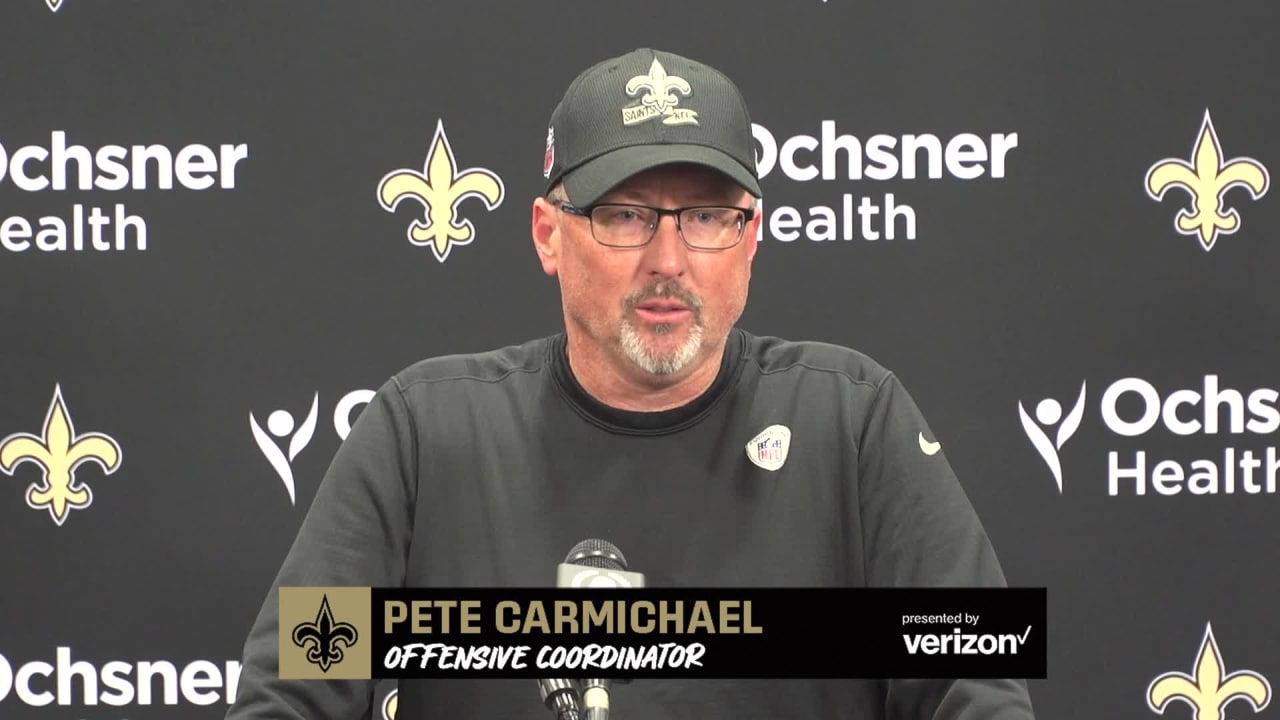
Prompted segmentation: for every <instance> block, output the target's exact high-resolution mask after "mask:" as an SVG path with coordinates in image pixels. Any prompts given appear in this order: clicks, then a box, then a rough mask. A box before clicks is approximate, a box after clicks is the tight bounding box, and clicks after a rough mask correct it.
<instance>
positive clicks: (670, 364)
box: [620, 319, 702, 375]
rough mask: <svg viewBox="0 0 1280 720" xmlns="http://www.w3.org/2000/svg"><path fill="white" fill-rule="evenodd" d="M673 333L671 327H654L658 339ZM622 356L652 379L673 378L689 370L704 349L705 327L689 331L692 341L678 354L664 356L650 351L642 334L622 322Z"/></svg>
mask: <svg viewBox="0 0 1280 720" xmlns="http://www.w3.org/2000/svg"><path fill="white" fill-rule="evenodd" d="M672 329H673V326H671V325H655V326H654V327H653V332H654V334H656V335H666V334H668V333H670V332H671V331H672ZM620 341H621V342H620V344H621V346H622V354H623V355H626V356H627V359H629V360H631V362H633V363H635V364H636V366H637V367H639V368H640V369H641V370H644V371H645V372H647V373H651V374H653V375H672V374H675V373H678V372H680V371H681V370H683V369H685V368H686V367H688V365H689V363H690V362H692V361H693V359H694V358H695V357H697V355H698V350H700V349H701V348H702V324H701V323H699V322H697V321H696V320H695V321H694V323H693V325H691V326H690V327H689V337H687V338H685V341H684V342H683V343H682V344H681V345H680V346H679V347H677V348H676V349H675V350H672V351H668V352H665V353H658V352H655V351H654V350H653V349H652V348H650V347H649V345H648V343H646V342H645V339H644V337H643V335H642V334H641V332H640V331H639V330H638V329H637V328H636V326H635V325H634V324H632V323H631V321H630V320H627V319H624V320H623V321H622V332H621V335H620Z"/></svg>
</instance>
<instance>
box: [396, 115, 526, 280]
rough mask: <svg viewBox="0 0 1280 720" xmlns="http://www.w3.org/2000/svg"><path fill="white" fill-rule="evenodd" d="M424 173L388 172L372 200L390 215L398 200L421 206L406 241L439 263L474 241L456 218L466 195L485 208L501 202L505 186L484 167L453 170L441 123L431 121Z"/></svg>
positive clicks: (454, 163)
mask: <svg viewBox="0 0 1280 720" xmlns="http://www.w3.org/2000/svg"><path fill="white" fill-rule="evenodd" d="M423 170H424V171H425V174H424V173H420V172H418V171H417V170H408V169H401V170H396V171H394V172H391V173H388V174H387V175H386V177H384V178H382V182H380V183H379V184H378V201H379V202H380V203H382V207H383V209H384V210H387V211H388V212H391V211H394V210H395V208H396V206H397V205H398V204H399V203H400V201H401V200H403V199H405V198H412V199H414V200H417V201H418V202H420V203H422V205H423V206H424V208H425V210H426V212H425V213H424V215H423V220H425V221H426V222H423V221H422V220H415V221H413V223H412V224H411V225H410V226H409V242H411V243H413V244H414V245H418V246H422V245H429V246H430V247H431V250H432V252H434V253H435V256H436V259H437V260H439V261H440V262H444V261H445V260H446V259H447V258H448V257H449V251H450V250H451V249H453V246H454V245H466V244H467V243H469V242H471V240H472V239H473V238H474V237H475V226H474V225H472V224H471V221H470V220H462V221H461V222H459V219H458V203H460V202H462V201H463V200H465V199H467V198H469V197H477V198H480V199H482V200H484V202H485V207H486V209H488V210H493V209H494V208H496V207H498V206H499V205H501V204H502V198H503V196H504V194H505V192H506V191H505V188H504V187H503V185H502V178H500V177H498V175H497V174H496V173H493V172H490V171H489V170H485V169H484V168H472V169H469V170H463V171H459V170H458V162H457V160H455V159H454V156H453V148H452V147H450V146H449V138H448V137H447V136H446V135H445V133H444V121H438V122H437V123H436V135H435V139H433V140H432V141H431V150H430V151H429V152H428V153H427V159H426V161H425V162H424V163H423Z"/></svg>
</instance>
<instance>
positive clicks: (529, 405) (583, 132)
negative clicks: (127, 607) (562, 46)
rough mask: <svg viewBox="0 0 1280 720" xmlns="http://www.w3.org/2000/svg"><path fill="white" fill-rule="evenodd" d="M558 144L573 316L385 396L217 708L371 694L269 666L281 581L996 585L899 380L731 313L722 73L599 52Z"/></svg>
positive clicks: (662, 690) (868, 699) (812, 695)
mask: <svg viewBox="0 0 1280 720" xmlns="http://www.w3.org/2000/svg"><path fill="white" fill-rule="evenodd" d="M547 140H548V142H547V147H546V159H545V167H544V175H545V178H546V187H547V195H546V197H544V198H539V199H537V200H535V201H534V203H533V208H532V234H533V244H534V247H535V249H536V251H537V253H538V257H539V259H540V261H541V263H542V268H543V270H544V271H545V272H546V273H547V274H549V275H552V276H554V277H556V278H557V279H558V281H559V283H560V289H561V295H562V304H563V311H564V320H565V328H564V332H563V333H562V334H559V335H556V336H554V337H550V338H542V339H538V340H533V341H530V342H527V343H525V344H522V345H518V346H513V347H507V348H503V349H500V350H495V351H493V352H488V353H483V354H477V355H467V356H451V357H442V358H434V359H429V360H425V361H423V362H420V363H418V364H416V365H414V366H412V367H410V368H408V369H406V370H404V371H402V372H400V373H398V374H397V375H395V376H394V377H393V378H391V380H390V381H388V383H387V384H386V385H385V386H383V387H382V388H381V389H380V390H379V392H378V394H377V397H376V398H375V399H374V400H373V401H372V402H371V403H370V404H369V405H368V406H367V407H366V408H365V410H364V411H363V412H362V414H361V416H360V418H359V420H358V422H357V423H356V425H355V427H354V428H353V429H352V431H351V433H350V435H349V436H348V438H347V439H346V441H345V442H344V444H343V445H342V447H341V448H340V450H339V451H338V453H337V456H336V457H335V459H334V462H333V465H332V467H331V468H330V469H329V472H328V473H327V475H326V477H325V478H324V481H323V483H322V484H321V486H320V488H319V490H318V492H317V495H316V498H315V500H314V503H313V505H312V507H311V509H310V511H309V513H308V515H307V517H306V520H305V521H304V522H303V525H302V527H301V529H300V531H299V534H298V538H297V541H296V542H295V544H294V546H293V548H292V549H291V550H290V551H289V553H288V556H287V558H286V559H285V561H284V565H283V567H282V568H281V570H280V574H279V576H278V578H277V580H276V584H275V586H274V587H273V588H272V591H271V593H270V594H269V595H268V597H267V598H266V601H265V602H264V604H263V607H262V611H261V614H260V616H259V618H258V620H257V622H256V624H255V625H254V627H253V630H252V632H251V634H250V636H249V639H248V641H247V644H246V646H245V658H244V669H243V672H242V674H241V676H240V685H239V693H238V698H237V701H236V703H235V705H234V706H233V707H232V708H231V710H230V712H229V714H228V715H227V717H228V718H229V719H230V720H244V719H248V718H273V719H281V718H288V719H290V720H292V719H294V718H296V719H298V720H302V719H303V718H305V719H306V720H320V719H321V718H335V719H337V718H341V719H343V720H347V719H354V718H361V717H365V716H366V715H365V714H366V713H368V712H369V707H370V695H371V692H372V689H373V686H372V683H369V682H349V681H327V682H324V681H306V682H289V681H282V680H280V679H278V678H277V677H276V675H277V672H276V663H277V656H276V647H277V636H276V633H277V616H276V607H277V605H276V603H277V597H276V587H279V586H281V585H286V586H287V585H301V586H327V585H354V586H374V587H386V586H401V585H403V586H410V587H430V586H437V587H503V586H525V587H538V586H548V585H550V584H552V582H553V576H554V568H555V566H556V564H557V563H559V562H561V561H562V559H563V558H564V556H565V552H566V550H568V549H569V548H570V547H572V546H573V545H575V544H576V543H577V542H578V541H580V540H583V539H585V538H593V537H598V538H604V539H607V540H609V541H611V542H613V543H615V544H616V545H617V546H618V547H619V548H620V549H621V550H622V551H623V552H624V554H625V555H626V557H627V559H628V561H629V563H630V566H631V568H632V569H635V570H638V571H640V572H643V573H644V574H645V575H646V577H647V580H648V582H649V584H650V585H653V586H664V587H679V586H704V587H705V586H721V587H731V586H757V587H759V586H908V585H925V586H974V585H992V586H998V585H1003V584H1004V582H1005V581H1004V578H1003V575H1002V572H1001V569H1000V566H999V564H998V562H997V559H996V556H995V554H994V553H993V551H992V548H991V546H990V543H989V542H988V540H987V537H986V534H985V532H984V531H983V529H982V526H981V524H980V523H979V521H978V518H977V517H976V516H975V514H974V511H973V509H972V507H971V506H970V504H969V502H968V500H967V499H966V497H965V494H964V492H963V491H962V489H961V487H960V485H959V483H958V481H957V479H956V477H955V476H954V474H953V473H952V471H951V469H950V467H949V465H948V463H947V461H946V459H945V457H944V456H943V455H942V454H941V453H939V452H937V451H936V450H934V449H931V448H929V449H926V448H927V447H928V446H927V445H925V441H924V440H923V439H922V438H932V437H933V436H932V434H931V433H930V432H929V428H928V426H927V425H926V423H925V421H924V419H923V418H922V417H921V414H920V412H919V411H918V410H917V408H916V406H915V405H914V404H913V402H912V400H911V398H910V397H909V396H908V394H907V392H906V390H904V389H903V387H902V385H901V383H900V382H899V381H898V379H897V378H896V377H895V376H894V375H893V374H892V373H890V372H888V371H887V370H885V369H884V368H882V367H880V366H879V365H878V364H876V363H875V362H873V361H872V360H870V359H868V358H867V357H865V356H863V355H861V354H859V353H857V352H854V351H852V350H849V349H845V348H841V347H836V346H831V345H824V344H818V343H798V342H788V341H784V340H780V339H776V338H765V337H756V336H753V335H751V334H749V333H747V332H745V331H744V330H742V329H739V328H736V327H735V324H736V323H737V321H738V319H739V317H740V316H741V313H742V311H743V307H744V306H745V303H746V299H747V287H748V281H749V279H750V276H751V268H752V261H753V259H754V258H755V255H756V249H757V243H756V232H757V230H758V228H759V224H760V222H761V215H760V212H759V207H758V203H757V201H758V199H759V198H760V197H761V191H760V186H759V182H758V180H757V175H756V169H755V158H754V143H753V140H752V135H751V121H750V119H749V116H748V112H747V107H746V103H745V102H744V101H743V99H742V97H741V95H740V93H739V91H738V89H737V88H736V87H735V86H734V84H733V83H732V82H731V81H730V80H729V79H728V78H726V77H725V76H724V75H722V74H721V73H719V72H718V71H716V70H714V69H712V68H710V67H708V66H706V65H703V64H701V63H698V62H695V61H693V60H689V59H687V58H683V57H680V56H678V55H674V54H671V53H668V52H661V51H654V50H637V51H634V52H631V53H628V54H626V55H623V56H621V57H618V58H613V59H610V60H606V61H604V62H602V63H599V64H597V65H595V66H594V67H592V68H590V69H588V70H586V71H585V72H583V73H582V74H581V75H580V76H579V77H578V78H577V79H576V80H575V81H574V82H573V83H572V84H571V85H570V86H569V88H568V90H567V92H566V93H565V95H564V98H563V100H562V101H561V102H560V104H559V106H558V107H557V108H556V109H555V111H554V113H553V114H552V117H551V124H550V128H549V130H548V135H547ZM851 640H852V639H851ZM851 649H852V650H853V651H856V647H854V648H851ZM612 704H613V706H614V708H615V711H614V714H615V716H616V717H620V718H640V719H643V720H664V719H667V718H671V719H676V718H706V717H710V718H734V719H735V720H746V719H750V718H857V719H859V720H866V719H870V718H903V719H909V720H914V719H919V720H924V719H925V718H931V719H937V720H941V719H948V720H961V719H965V720H1015V719H1017V720H1024V719H1026V718H1031V717H1032V712H1031V705H1030V700H1029V698H1028V695H1027V692H1026V688H1025V684H1024V683H1022V682H1020V681H1014V680H1008V681H855V680H848V681H823V682H807V681H780V680H778V681H773V680H752V681H740V682H733V681H715V680H699V681H666V680H662V681H659V680H640V681H636V682H633V683H629V684H625V685H620V686H616V687H615V689H614V691H613V703H612ZM398 705H399V709H398V713H397V719H398V720H418V719H419V718H424V719H425V718H437V717H439V718H445V717H448V718H499V717H501V718H546V717H550V714H549V712H548V711H547V710H546V709H544V708H543V707H542V706H541V704H540V702H539V698H538V697H537V692H536V689H535V687H534V685H533V683H532V682H531V681H528V680H510V681H506V680H504V681H494V680H477V681H461V680H451V681H406V682H402V683H401V684H400V692H399V697H398Z"/></svg>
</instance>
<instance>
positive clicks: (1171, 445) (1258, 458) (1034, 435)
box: [1018, 375, 1280, 496]
mask: <svg viewBox="0 0 1280 720" xmlns="http://www.w3.org/2000/svg"><path fill="white" fill-rule="evenodd" d="M1087 387H1088V386H1087V383H1081V385H1080V394H1079V397H1078V398H1077V399H1076V401H1075V403H1074V404H1073V405H1072V409H1071V410H1070V412H1068V413H1067V414H1066V417H1065V418H1064V417H1063V412H1062V408H1063V403H1062V402H1060V401H1059V400H1057V399H1055V398H1047V399H1042V400H1039V401H1037V402H1035V417H1034V419H1033V418H1032V417H1031V416H1030V415H1029V414H1028V413H1027V410H1026V406H1027V404H1028V403H1027V402H1024V401H1021V400H1020V401H1019V402H1018V414H1019V417H1020V419H1021V422H1022V427H1023V431H1024V432H1025V433H1026V435H1027V438H1028V439H1029V440H1030V441H1031V444H1032V445H1033V446H1034V447H1035V449H1036V451H1037V452H1039V453H1040V457H1041V458H1042V459H1043V460H1044V463H1045V465H1046V466H1048V469H1049V472H1050V473H1051V474H1052V475H1053V477H1054V480H1055V481H1056V482H1057V485H1058V491H1059V492H1063V491H1064V488H1065V485H1067V484H1068V483H1066V482H1065V480H1064V472H1063V463H1062V458H1061V457H1060V455H1059V451H1061V450H1062V447H1063V445H1065V444H1066V442H1067V441H1068V440H1069V439H1071V437H1072V435H1074V434H1075V432H1076V430H1077V429H1078V428H1079V426H1080V424H1081V421H1082V416H1083V414H1084V410H1085V406H1086V405H1087V404H1088V399H1087ZM1277 399H1280V391H1277V390H1275V389H1274V388H1269V387H1263V388H1253V389H1245V390H1241V389H1236V388H1232V387H1229V386H1227V385H1225V384H1224V383H1223V382H1222V380H1221V379H1220V378H1219V377H1218V376H1217V375H1204V376H1203V377H1201V378H1199V379H1198V380H1196V381H1195V382H1194V383H1188V384H1184V385H1183V386H1181V387H1172V388H1160V387H1157V386H1156V384H1155V383H1152V382H1150V381H1148V380H1145V379H1143V378H1140V377H1127V378H1123V379H1120V380H1116V381H1115V382H1112V383H1111V384H1110V385H1108V386H1107V387H1106V389H1104V390H1103V391H1102V394H1101V395H1100V396H1099V397H1098V399H1097V403H1098V405H1097V411H1098V417H1099V418H1100V419H1101V420H1102V424H1103V426H1104V427H1105V428H1106V429H1107V430H1109V431H1110V433H1111V435H1112V438H1111V439H1110V441H1109V442H1108V443H1107V444H1106V445H1107V446H1106V447H1103V448H1099V449H1095V451H1096V452H1098V453H1099V455H1105V458H1106V460H1105V462H1106V466H1105V467H1106V477H1107V494H1108V495H1111V496H1116V495H1119V494H1121V492H1124V493H1125V494H1133V495H1140V496H1142V495H1146V494H1147V491H1148V488H1150V489H1151V490H1154V491H1155V493H1156V494H1159V495H1179V494H1183V493H1184V492H1185V493H1187V494H1190V495H1219V494H1222V495H1231V494H1237V493H1242V494H1248V495H1258V494H1267V495H1274V494H1276V485H1277V479H1280V452H1278V451H1277V449H1276V447H1275V446H1274V445H1266V446H1262V447H1257V446H1254V445H1253V443H1252V442H1251V441H1250V440H1248V439H1245V438H1248V437H1249V436H1254V437H1259V438H1265V437H1269V436H1271V435H1273V434H1274V433H1276V431H1278V430H1280V410H1277ZM1059 422H1060V424H1059ZM1222 435H1227V436H1233V437H1232V438H1231V439H1227V440H1226V441H1225V442H1223V446H1222V449H1221V451H1220V452H1221V454H1220V455H1217V456H1215V457H1191V458H1188V457H1185V453H1180V452H1179V450H1181V448H1183V447H1185V446H1186V445H1187V444H1188V443H1184V442H1183V439H1184V438H1192V437H1193V436H1195V438H1196V441H1195V443H1194V444H1195V446H1196V447H1197V448H1203V447H1204V445H1205V440H1204V439H1205V438H1207V439H1208V440H1209V441H1210V442H1211V443H1212V444H1217V443H1215V442H1213V441H1214V440H1215V439H1216V438H1218V437H1219V436H1222ZM1234 436H1244V438H1241V439H1239V440H1237V439H1235V438H1234ZM1078 450H1079V449H1078V448H1077V451H1078ZM1201 452H1202V450H1200V451H1198V452H1197V453H1196V454H1200V453H1201ZM1091 467H1094V468H1096V469H1099V470H1100V469H1101V460H1099V461H1097V464H1093V465H1091Z"/></svg>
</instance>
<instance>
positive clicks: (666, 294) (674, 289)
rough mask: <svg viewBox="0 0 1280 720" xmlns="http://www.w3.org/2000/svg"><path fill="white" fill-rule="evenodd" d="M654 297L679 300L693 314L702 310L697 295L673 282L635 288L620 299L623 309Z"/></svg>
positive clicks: (633, 306) (699, 313)
mask: <svg viewBox="0 0 1280 720" xmlns="http://www.w3.org/2000/svg"><path fill="white" fill-rule="evenodd" d="M656 299H666V300H669V299H675V300H679V301H680V302H681V303H682V304H684V306H685V307H687V308H689V309H690V310H692V311H693V312H694V314H695V316H700V315H701V312H702V300H701V299H700V298H698V296H697V295H694V294H693V293H691V292H689V291H688V290H685V289H684V288H682V287H680V286H679V285H676V284H675V283H666V282H659V283H654V284H652V285H649V286H647V287H644V288H642V289H640V290H637V291H635V292H633V293H631V294H630V295H628V296H626V297H625V298H623V300H622V306H623V309H625V310H633V309H635V307H636V306H637V305H639V304H640V303H642V302H644V301H646V300H656Z"/></svg>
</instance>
